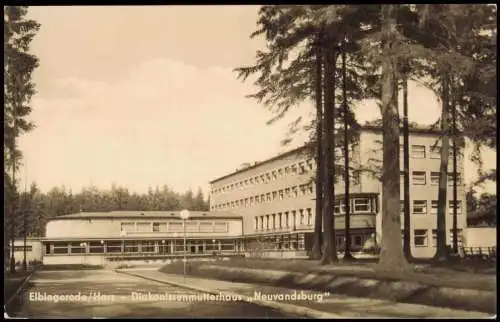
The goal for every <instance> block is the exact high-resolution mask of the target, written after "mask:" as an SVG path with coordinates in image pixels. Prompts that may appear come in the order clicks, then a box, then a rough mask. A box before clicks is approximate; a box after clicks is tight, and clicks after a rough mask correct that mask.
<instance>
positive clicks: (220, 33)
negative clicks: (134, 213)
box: [20, 6, 496, 193]
mask: <svg viewBox="0 0 500 322" xmlns="http://www.w3.org/2000/svg"><path fill="white" fill-rule="evenodd" d="M258 9H259V7H258V6H134V7H119V6H113V7H111V6H109V7H106V6H99V7H92V6H86V7H78V6H65V7H50V6H38V7H31V8H30V9H29V18H31V19H35V20H37V21H38V22H39V23H40V24H41V29H40V31H39V33H38V34H37V36H36V37H35V39H34V40H33V42H32V46H31V52H33V53H34V54H35V55H37V56H38V58H39V59H40V67H39V68H38V69H37V70H36V71H35V73H34V79H33V80H34V82H35V84H36V86H37V94H36V95H35V96H34V97H33V99H32V106H33V112H32V114H31V120H32V121H33V122H34V123H35V124H36V126H37V127H36V129H35V130H33V131H32V132H30V133H27V134H25V135H23V136H22V137H21V139H20V147H21V149H22V150H23V153H24V156H25V159H24V163H25V165H26V166H25V167H24V169H22V170H21V172H22V173H24V178H25V179H26V180H27V181H28V182H32V181H35V182H36V183H37V184H38V185H39V187H40V188H41V190H42V191H48V190H50V189H51V188H53V187H55V186H57V187H62V186H64V187H65V188H67V189H72V191H73V192H77V191H80V190H81V189H82V187H87V186H89V185H94V186H97V187H98V188H102V189H108V188H110V187H111V185H112V184H113V183H114V184H117V185H121V186H123V187H127V188H128V189H129V190H131V191H136V192H145V191H147V189H148V187H155V186H157V185H158V186H163V185H168V186H169V187H171V188H172V189H174V190H176V191H179V192H184V191H186V190H187V189H190V188H191V189H193V190H196V189H197V188H198V187H201V188H202V189H203V190H204V191H205V193H207V192H208V187H209V185H208V182H209V181H210V180H212V179H215V178H217V177H220V176H222V175H225V174H227V173H229V172H232V171H234V170H236V168H238V167H239V166H240V165H241V164H242V163H244V162H254V161H259V160H264V159H266V158H269V157H272V156H274V155H276V154H278V153H281V152H284V151H286V150H288V149H291V148H293V147H294V146H298V145H299V144H301V143H302V142H303V141H304V139H305V137H306V136H305V135H301V136H299V137H297V138H296V140H295V141H294V142H293V143H292V145H291V146H287V147H283V146H281V144H280V142H281V140H282V139H284V138H285V135H286V133H287V129H288V124H289V123H290V122H291V121H292V120H294V119H295V118H296V117H298V116H304V118H305V119H307V118H308V117H309V115H310V113H311V112H312V104H311V102H304V103H303V104H301V105H300V106H297V107H296V108H295V109H294V110H293V111H291V113H290V115H288V116H287V117H286V118H285V119H283V120H281V121H280V122H278V123H277V124H273V125H266V121H268V120H269V119H270V118H272V116H273V114H272V113H271V112H270V111H268V110H267V109H266V108H265V107H264V106H262V105H259V104H258V103H257V102H256V101H254V100H252V99H249V98H246V97H245V95H247V94H251V93H253V92H255V90H256V87H255V86H253V84H252V82H251V81H247V82H242V81H241V80H238V79H237V78H236V76H237V75H236V73H235V72H234V71H233V69H234V68H235V67H239V66H243V65H250V64H252V63H253V62H254V60H255V53H256V50H258V49H263V48H264V46H265V42H264V40H263V39H250V38H249V35H250V34H251V33H252V32H253V31H255V29H256V26H257V25H256V20H257V12H258ZM409 101H410V104H411V105H410V106H418V108H411V107H410V111H409V118H410V121H411V122H418V123H422V124H430V123H433V122H435V120H436V119H437V118H438V116H439V102H438V101H437V99H436V98H435V96H434V95H433V94H432V92H430V91H429V90H427V89H425V88H424V87H422V86H419V85H418V84H416V83H411V84H410V86H409ZM356 114H357V118H358V120H359V121H361V122H364V121H367V120H372V119H374V118H379V117H380V113H379V110H378V108H377V106H376V104H375V103H374V102H362V103H360V104H359V106H358V107H357V112H356ZM468 151H469V152H467V151H466V153H470V149H469V150H468ZM484 155H485V168H493V167H495V160H496V154H495V153H494V152H492V151H486V152H485V153H484ZM465 166H466V178H465V179H466V181H470V180H472V179H474V176H475V173H476V169H475V168H474V167H473V166H472V164H471V163H470V162H466V165H465ZM492 188H495V187H494V186H492ZM492 188H491V187H490V188H489V189H488V190H491V189H492Z"/></svg>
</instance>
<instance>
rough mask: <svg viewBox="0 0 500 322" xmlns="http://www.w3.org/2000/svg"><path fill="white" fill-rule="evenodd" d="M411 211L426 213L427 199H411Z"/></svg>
mask: <svg viewBox="0 0 500 322" xmlns="http://www.w3.org/2000/svg"><path fill="white" fill-rule="evenodd" d="M413 213H414V214H426V213H427V200H413Z"/></svg>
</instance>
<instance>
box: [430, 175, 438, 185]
mask: <svg viewBox="0 0 500 322" xmlns="http://www.w3.org/2000/svg"><path fill="white" fill-rule="evenodd" d="M431 185H433V186H437V185H439V172H431Z"/></svg>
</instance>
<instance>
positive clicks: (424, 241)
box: [401, 229, 463, 247]
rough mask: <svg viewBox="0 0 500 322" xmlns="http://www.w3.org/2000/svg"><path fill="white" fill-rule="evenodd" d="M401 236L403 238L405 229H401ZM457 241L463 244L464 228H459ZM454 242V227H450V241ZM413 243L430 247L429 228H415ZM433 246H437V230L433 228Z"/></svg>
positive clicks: (416, 245) (417, 245)
mask: <svg viewBox="0 0 500 322" xmlns="http://www.w3.org/2000/svg"><path fill="white" fill-rule="evenodd" d="M401 238H403V231H401ZM457 241H458V245H459V246H461V245H462V244H463V233H462V229H457ZM452 242H453V229H450V234H449V243H450V244H451V243H452ZM413 243H414V245H415V247H429V237H428V230H427V229H415V230H414V231H413ZM432 246H433V247H436V246H437V230H436V229H432Z"/></svg>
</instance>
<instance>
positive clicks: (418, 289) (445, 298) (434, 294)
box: [191, 264, 496, 314]
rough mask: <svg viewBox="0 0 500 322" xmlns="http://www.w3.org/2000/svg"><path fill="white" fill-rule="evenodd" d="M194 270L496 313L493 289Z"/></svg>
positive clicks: (203, 267)
mask: <svg viewBox="0 0 500 322" xmlns="http://www.w3.org/2000/svg"><path fill="white" fill-rule="evenodd" d="M191 273H192V274H193V275H200V276H204V277H213V278H218V279H223V280H229V281H235V282H249V283H258V284H259V283H260V284H268V285H275V286H282V287H288V288H297V289H308V290H311V289H314V290H319V291H323V292H324V291H328V292H331V293H334V294H341V295H347V296H355V297H369V298H377V299H385V300H390V301H395V302H402V303H414V304H424V305H430V306H440V307H449V308H453V309H461V310H472V311H480V312H485V313H492V314H495V313H496V292H495V291H493V290H474V289H463V288H453V287H440V286H432V285H426V284H421V283H415V282H410V281H400V280H397V279H394V280H387V279H384V280H381V279H374V278H360V277H356V276H340V275H334V273H328V274H320V273H314V274H309V273H296V272H286V271H276V270H262V269H249V268H242V267H226V266H219V265H210V264H207V265H200V266H198V267H197V268H196V269H195V271H191Z"/></svg>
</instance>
